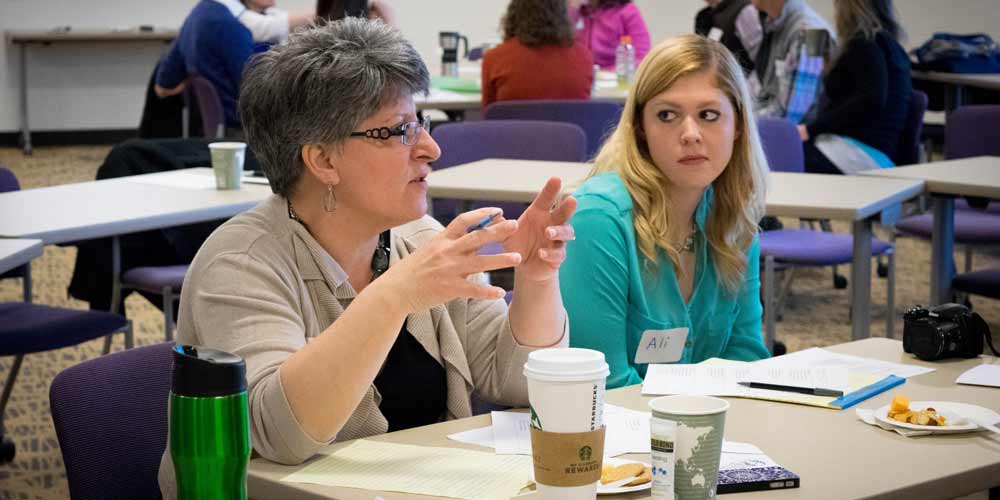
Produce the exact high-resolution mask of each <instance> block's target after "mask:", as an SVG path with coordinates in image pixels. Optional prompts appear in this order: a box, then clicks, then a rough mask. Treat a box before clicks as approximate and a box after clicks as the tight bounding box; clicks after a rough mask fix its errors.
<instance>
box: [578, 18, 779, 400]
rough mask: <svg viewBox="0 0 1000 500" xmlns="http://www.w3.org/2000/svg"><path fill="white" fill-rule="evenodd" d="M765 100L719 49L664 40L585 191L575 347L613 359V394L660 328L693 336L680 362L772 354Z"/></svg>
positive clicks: (631, 379)
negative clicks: (764, 271)
mask: <svg viewBox="0 0 1000 500" xmlns="http://www.w3.org/2000/svg"><path fill="white" fill-rule="evenodd" d="M751 102H752V101H751V99H750V94H749V91H748V90H747V84H746V80H745V79H744V77H743V72H742V70H741V69H740V66H739V64H738V63H737V62H736V60H735V59H734V58H733V56H732V54H730V52H729V51H728V50H726V48H725V47H723V46H722V45H720V44H719V43H717V42H714V41H711V40H708V39H707V38H703V37H699V36H695V35H689V36H683V37H678V38H673V39H670V40H667V41H665V42H663V43H661V44H660V45H658V46H657V47H655V48H654V49H653V50H652V52H650V53H649V54H648V55H647V56H646V58H645V59H644V60H643V61H642V64H641V65H640V66H639V71H638V74H637V76H636V82H635V85H634V86H633V88H632V92H630V94H629V97H628V100H627V101H626V103H625V109H624V111H623V113H622V117H621V121H620V122H619V123H618V128H617V129H616V130H615V131H614V133H613V134H612V135H611V137H610V138H609V139H608V140H607V142H606V143H605V145H604V147H603V148H602V149H601V151H600V153H599V154H598V156H597V158H596V160H595V166H594V172H593V173H592V175H591V177H590V178H589V179H588V180H587V181H586V182H585V183H584V184H583V185H582V186H581V187H580V188H579V189H578V190H577V191H576V192H575V193H574V196H575V197H576V199H577V201H578V206H577V210H576V214H575V215H574V216H573V218H572V219H571V221H570V223H571V224H572V225H573V227H574V229H575V232H576V238H577V239H576V241H573V242H571V243H570V244H569V245H568V247H567V257H566V262H565V263H564V264H563V267H562V270H561V271H560V285H561V289H562V295H563V303H564V305H565V307H566V311H567V313H568V314H569V318H570V332H571V335H570V344H571V345H572V346H575V347H586V348H590V349H597V350H599V351H602V352H604V354H605V356H606V358H607V360H608V364H609V365H610V366H611V375H610V377H609V378H608V387H621V386H625V385H631V384H636V383H639V382H642V379H643V377H644V376H645V374H646V366H647V365H646V364H643V363H637V362H636V360H635V356H636V350H637V349H638V348H639V344H640V339H642V337H643V333H644V332H646V331H647V330H667V329H674V328H682V327H683V328H687V329H688V336H687V341H686V342H685V344H684V347H683V350H682V351H681V355H680V356H681V357H680V360H679V361H678V362H680V363H697V362H700V361H703V360H705V359H708V358H712V357H721V358H727V359H734V360H742V361H752V360H756V359H761V358H766V357H768V356H769V353H768V351H767V349H766V348H765V347H764V342H763V339H762V337H761V312H762V309H761V304H760V295H759V294H760V272H759V262H758V260H759V255H760V248H759V246H758V241H757V237H756V234H757V221H758V220H759V219H760V217H761V216H762V215H763V213H764V196H765V193H766V190H767V164H766V160H765V159H764V153H763V150H762V149H761V146H760V140H759V138H758V136H757V126H756V123H755V122H754V120H753V114H752V112H751V109H750V106H751V104H750V103H751Z"/></svg>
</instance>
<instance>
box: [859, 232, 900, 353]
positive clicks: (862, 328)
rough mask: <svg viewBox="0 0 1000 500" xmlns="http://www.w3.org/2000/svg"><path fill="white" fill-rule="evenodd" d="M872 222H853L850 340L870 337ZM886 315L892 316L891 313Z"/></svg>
mask: <svg viewBox="0 0 1000 500" xmlns="http://www.w3.org/2000/svg"><path fill="white" fill-rule="evenodd" d="M871 277H872V221H871V219H864V220H856V221H854V260H853V261H852V263H851V303H852V305H851V307H852V309H851V340H861V339H866V338H868V337H871V332H869V328H870V326H871V325H870V324H869V322H870V318H869V316H870V311H871V302H872V294H871V291H872V283H871ZM888 314H892V313H891V311H890V312H889V313H888Z"/></svg>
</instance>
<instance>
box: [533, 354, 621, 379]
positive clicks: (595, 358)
mask: <svg viewBox="0 0 1000 500" xmlns="http://www.w3.org/2000/svg"><path fill="white" fill-rule="evenodd" d="M609 373H611V372H610V370H608V364H607V363H606V362H605V361H604V353H603V352H600V351H594V350H591V349H579V348H573V347H570V348H556V349H542V350H538V351H534V352H532V353H530V354H528V361H527V362H526V363H525V364H524V376H525V377H529V378H533V379H536V380H547V381H552V382H578V381H586V380H594V379H603V378H605V377H607V376H608V374H609Z"/></svg>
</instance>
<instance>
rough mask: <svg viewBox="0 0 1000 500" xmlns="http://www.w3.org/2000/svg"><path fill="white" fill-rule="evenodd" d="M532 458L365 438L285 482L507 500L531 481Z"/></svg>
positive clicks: (285, 478) (319, 460)
mask: <svg viewBox="0 0 1000 500" xmlns="http://www.w3.org/2000/svg"><path fill="white" fill-rule="evenodd" d="M531 469H532V464H531V457H530V456H521V455H494V454H493V453H489V452H482V451H472V450H463V449H457V448H440V447H429V446H413V445H406V444H392V443H383V442H379V441H370V440H367V439H361V440H358V441H356V442H354V443H353V444H351V445H350V446H347V447H345V448H342V449H340V450H338V451H337V452H335V453H333V454H332V455H329V456H325V457H322V458H319V459H316V460H314V461H312V462H310V463H309V464H308V465H305V466H304V467H302V468H301V469H299V470H298V471H297V472H294V473H292V474H290V475H288V476H286V477H284V478H282V481H289V482H295V483H311V484H322V485H327V486H340V487H345V488H361V489H366V490H376V491H378V490H381V491H399V492H405V493H415V494H419V495H432V496H444V497H451V498H476V499H478V498H483V499H489V500H501V499H502V500H507V499H509V498H510V497H512V496H514V495H516V494H517V493H518V492H519V491H520V490H521V489H522V488H523V487H524V486H526V485H527V484H528V482H529V481H530V479H531Z"/></svg>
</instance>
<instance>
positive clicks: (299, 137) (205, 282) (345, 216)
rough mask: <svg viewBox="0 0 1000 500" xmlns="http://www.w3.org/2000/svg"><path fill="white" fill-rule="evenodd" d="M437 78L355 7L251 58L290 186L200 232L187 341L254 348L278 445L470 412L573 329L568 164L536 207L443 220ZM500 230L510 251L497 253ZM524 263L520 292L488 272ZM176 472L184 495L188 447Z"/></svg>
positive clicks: (275, 454)
mask: <svg viewBox="0 0 1000 500" xmlns="http://www.w3.org/2000/svg"><path fill="white" fill-rule="evenodd" d="M429 83H430V76H429V74H428V72H427V67H426V66H425V65H424V63H423V61H422V60H421V58H420V55H419V54H418V53H417V51H416V49H414V48H413V46H412V45H410V44H409V42H407V41H406V39H405V38H404V37H403V35H402V34H401V33H400V32H399V31H398V30H396V29H394V28H392V27H390V26H388V25H387V24H385V23H383V22H381V21H368V20H363V19H357V18H351V17H349V18H345V19H342V20H340V21H335V22H331V23H327V24H325V25H322V26H317V27H315V28H311V29H308V30H300V31H296V32H294V33H292V34H291V35H290V36H289V38H288V41H287V42H286V43H284V44H282V45H278V46H275V47H274V48H272V49H271V50H269V51H267V52H264V53H262V54H260V55H258V56H257V57H255V58H254V59H253V61H252V62H251V63H250V64H249V65H248V67H247V71H246V78H245V79H244V81H243V87H242V89H241V98H240V114H241V116H242V117H243V120H244V123H243V125H244V128H245V131H246V135H247V139H248V142H249V143H250V144H253V146H254V151H255V153H256V154H257V157H258V159H259V160H260V163H261V166H262V167H263V169H264V173H265V175H266V176H267V178H268V181H270V185H271V190H272V191H274V194H273V195H272V196H271V197H269V198H268V199H266V200H264V201H263V202H261V203H260V204H259V205H258V206H257V207H255V208H254V209H252V210H249V211H247V212H244V213H242V214H240V215H237V216H236V217H233V218H232V219H230V220H229V221H228V222H226V223H225V224H223V225H222V226H221V227H220V228H219V229H217V230H216V231H215V232H214V233H212V235H211V236H210V237H209V238H208V240H207V241H205V243H204V244H203V245H202V246H201V248H200V249H199V250H198V254H197V256H195V258H194V261H192V263H191V266H190V270H189V274H188V279H187V281H186V282H185V283H184V290H183V292H182V295H181V301H180V318H179V321H178V323H177V343H178V344H194V345H204V346H209V347H213V348H217V349H221V350H224V351H228V352H231V353H233V354H236V355H238V356H240V357H242V358H243V359H244V360H245V361H246V369H247V372H246V376H247V397H248V402H249V403H248V404H249V412H250V440H251V443H252V446H253V450H254V453H256V454H258V455H259V456H261V457H264V458H265V459H267V460H271V461H274V462H278V463H282V464H300V463H302V462H304V461H305V460H306V459H308V458H309V457H311V456H313V455H315V454H316V452H317V451H319V450H320V449H321V448H323V447H324V446H326V445H328V444H329V443H331V442H334V441H346V440H350V439H355V438H361V437H366V436H372V435H376V434H382V433H385V432H387V431H395V430H400V429H407V428H411V427H416V426H421V425H427V424H432V423H436V422H440V421H443V420H450V419H456V418H463V417H469V416H471V415H472V405H471V394H472V391H473V390H475V391H476V392H477V393H478V394H479V395H481V396H482V397H484V398H486V399H488V400H491V401H496V402H499V403H503V404H509V405H517V406H526V405H527V403H528V392H527V381H526V380H525V378H524V376H523V374H522V368H523V366H524V363H525V361H527V358H528V354H529V353H530V352H531V351H534V350H536V349H539V348H543V347H552V346H556V347H558V346H565V345H566V344H567V343H568V337H569V333H568V321H567V319H566V313H565V311H564V309H563V306H562V298H561V296H560V294H559V267H560V265H561V264H562V261H563V259H564V258H565V255H566V254H565V245H566V243H565V242H566V241H567V240H570V239H572V238H573V229H572V227H571V226H569V225H568V224H567V223H566V222H567V221H568V220H569V218H570V216H572V214H573V210H574V209H575V207H576V202H575V200H574V199H573V198H572V197H568V198H566V199H563V200H562V201H561V203H560V202H559V192H560V188H561V186H560V182H559V179H557V178H552V179H549V181H548V182H547V183H546V184H545V186H544V187H543V188H542V189H541V192H540V194H539V195H538V197H537V198H536V199H535V201H534V202H533V203H532V205H531V206H530V207H529V208H528V209H527V210H525V212H524V213H523V214H522V215H521V217H520V218H519V219H517V220H505V219H504V217H503V215H502V213H501V212H499V211H498V210H497V209H496V208H482V209H479V210H475V211H472V212H469V213H465V214H462V215H459V216H458V217H457V218H456V219H455V220H454V221H453V222H452V223H451V224H449V225H448V227H441V225H440V224H438V223H437V222H436V221H434V219H432V218H431V217H430V216H428V215H427V175H428V174H429V173H430V170H431V168H430V163H431V162H433V161H435V160H436V159H437V158H438V157H439V156H440V154H441V150H440V149H439V148H438V145H437V143H435V142H434V139H433V138H432V137H431V135H430V133H429V130H428V127H429V122H427V121H426V120H418V118H417V115H416V108H415V106H414V103H413V96H414V94H421V93H422V94H426V93H427V89H428V86H429ZM492 242H502V244H503V247H504V253H501V254H497V255H478V253H477V251H478V249H479V248H481V247H482V246H483V245H485V244H488V243H492ZM510 266H514V267H515V271H514V296H513V301H512V302H511V304H510V306H509V307H508V306H507V304H506V302H504V299H503V297H504V290H503V289H501V288H498V287H495V286H490V285H489V284H488V283H487V281H486V278H485V276H484V275H483V272H484V271H490V270H494V269H500V268H506V267H510ZM160 486H161V490H162V492H163V498H166V499H171V498H173V490H174V486H175V485H174V480H173V468H172V461H171V459H170V453H169V450H167V451H166V452H165V453H164V456H163V459H162V460H161V468H160Z"/></svg>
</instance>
